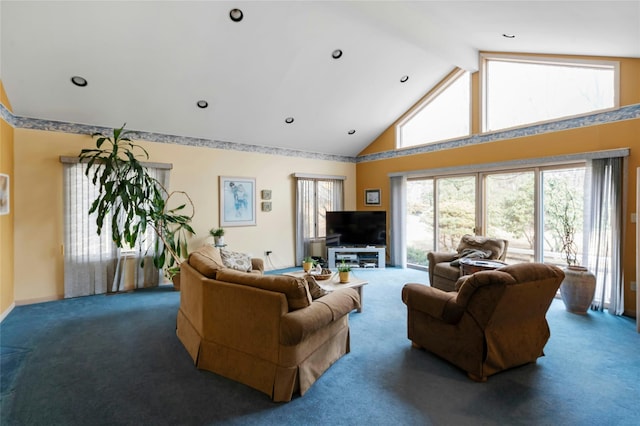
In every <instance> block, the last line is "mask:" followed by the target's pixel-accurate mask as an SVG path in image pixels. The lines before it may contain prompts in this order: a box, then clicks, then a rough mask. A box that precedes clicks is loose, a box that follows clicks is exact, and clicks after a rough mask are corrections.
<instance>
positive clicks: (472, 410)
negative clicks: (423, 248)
mask: <svg viewBox="0 0 640 426" xmlns="http://www.w3.org/2000/svg"><path fill="white" fill-rule="evenodd" d="M355 274H356V275H357V276H359V277H361V278H363V279H367V280H368V281H369V282H370V284H369V285H368V286H366V287H365V289H364V310H363V312H362V313H360V314H358V313H355V312H354V313H352V314H350V324H351V339H352V340H351V348H352V349H351V353H350V354H347V355H346V356H345V357H343V358H342V359H340V360H339V361H338V362H337V363H336V364H334V365H333V366H332V367H331V368H330V369H329V370H328V371H327V372H326V373H325V374H324V375H323V376H322V377H321V378H320V379H319V380H318V382H316V383H315V384H314V385H313V387H312V388H311V389H310V390H309V391H308V392H307V394H305V396H304V397H300V396H297V397H294V399H293V400H292V401H291V402H290V403H279V404H276V403H272V402H271V401H270V400H269V398H268V397H267V396H266V395H264V394H262V393H260V392H258V391H255V390H253V389H251V388H249V387H247V386H244V385H242V384H239V383H235V382H232V381H230V380H227V379H225V378H222V377H219V376H217V375H215V374H212V373H209V372H205V371H199V370H197V369H196V368H195V367H194V366H193V363H192V362H191V359H190V358H189V356H188V355H187V353H186V351H185V350H184V348H183V347H182V346H181V344H180V342H179V341H178V339H177V338H176V336H175V320H176V311H177V309H178V304H179V293H177V292H175V291H173V290H172V288H171V287H161V288H158V289H154V290H144V291H137V292H133V293H127V294H120V295H115V296H91V297H83V298H77V299H70V300H63V301H57V302H50V303H42V304H36V305H30V306H22V307H17V308H15V309H14V311H13V312H11V314H10V315H9V316H8V317H7V318H6V319H5V320H4V321H3V322H2V323H1V324H0V339H1V340H0V348H1V350H0V368H1V370H0V376H1V380H0V385H1V386H0V390H1V397H2V401H1V405H0V409H1V411H0V419H1V424H2V425H212V424H229V425H231V424H243V425H244V424H250V425H251V424H260V425H263V424H266V425H272V424H273V425H275V424H278V425H282V424H295V425H303V424H304V425H312V424H313V425H316V424H318V425H327V424H331V425H361V424H369V425H587V424H607V425H636V424H638V419H639V418H640V399H639V398H638V395H639V388H640V352H639V349H640V335H639V334H638V333H636V331H635V321H634V320H632V319H630V318H625V317H614V316H611V315H609V314H606V313H596V312H590V313H589V315H587V316H578V315H573V314H570V313H568V312H566V311H565V310H564V306H563V305H562V302H561V301H559V300H556V301H554V303H553V305H552V307H551V309H550V311H549V313H548V315H547V317H548V320H549V324H550V327H551V339H550V341H549V343H548V344H547V346H546V348H545V353H546V356H545V357H543V358H540V359H539V361H538V362H537V363H536V364H530V365H526V366H523V367H519V368H516V369H513V370H510V371H508V372H503V373H500V374H498V375H495V376H492V377H490V378H489V380H488V382H486V383H475V382H472V381H470V380H469V379H467V377H466V375H465V374H464V373H463V372H462V371H460V370H458V369H457V368H456V367H453V366H451V365H449V364H448V363H446V362H445V361H443V360H441V359H439V358H437V357H435V356H433V355H431V354H429V353H427V352H424V351H421V350H416V349H412V348H411V345H410V342H409V341H408V340H407V338H406V308H405V306H404V305H403V304H402V301H401V300H400V291H401V288H402V285H403V284H404V283H406V282H426V280H427V274H426V273H425V272H421V271H416V270H410V269H397V268H387V269H384V270H358V271H356V272H355Z"/></svg>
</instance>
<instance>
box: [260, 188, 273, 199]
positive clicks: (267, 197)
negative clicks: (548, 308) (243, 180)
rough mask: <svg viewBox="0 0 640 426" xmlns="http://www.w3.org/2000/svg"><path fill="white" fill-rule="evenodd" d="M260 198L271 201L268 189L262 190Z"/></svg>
mask: <svg viewBox="0 0 640 426" xmlns="http://www.w3.org/2000/svg"><path fill="white" fill-rule="evenodd" d="M261 196H262V199H263V200H270V199H271V190H270V189H263V190H262V191H261Z"/></svg>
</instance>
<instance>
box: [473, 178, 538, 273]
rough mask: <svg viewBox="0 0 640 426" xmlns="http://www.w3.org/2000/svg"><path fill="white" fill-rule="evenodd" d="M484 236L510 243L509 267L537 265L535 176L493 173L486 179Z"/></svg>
mask: <svg viewBox="0 0 640 426" xmlns="http://www.w3.org/2000/svg"><path fill="white" fill-rule="evenodd" d="M484 194H485V199H484V204H483V206H484V211H485V219H484V222H485V227H484V228H483V229H484V230H485V231H484V234H485V235H488V236H491V237H494V238H502V239H505V240H508V241H509V247H508V250H507V259H506V261H507V263H517V262H533V260H534V255H535V240H536V231H535V229H536V225H535V172H534V171H532V170H527V171H521V172H509V173H492V174H488V175H486V176H485V179H484Z"/></svg>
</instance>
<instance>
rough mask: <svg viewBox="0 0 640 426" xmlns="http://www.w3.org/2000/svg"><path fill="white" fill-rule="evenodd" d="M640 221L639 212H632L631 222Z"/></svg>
mask: <svg viewBox="0 0 640 426" xmlns="http://www.w3.org/2000/svg"><path fill="white" fill-rule="evenodd" d="M637 221H638V214H637V213H631V223H636V222H637Z"/></svg>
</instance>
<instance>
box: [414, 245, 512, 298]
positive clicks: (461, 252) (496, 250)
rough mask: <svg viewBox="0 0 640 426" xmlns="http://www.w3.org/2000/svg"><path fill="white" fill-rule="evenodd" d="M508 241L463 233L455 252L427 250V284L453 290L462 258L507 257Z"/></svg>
mask: <svg viewBox="0 0 640 426" xmlns="http://www.w3.org/2000/svg"><path fill="white" fill-rule="evenodd" d="M508 246H509V241H507V240H502V239H498V238H487V237H479V236H474V235H469V234H467V235H463V236H462V238H461V239H460V244H458V248H457V250H456V251H455V252H429V253H427V259H428V260H429V284H431V287H435V288H439V289H440V290H444V291H453V290H454V289H455V285H456V281H458V278H460V275H461V273H460V265H459V263H458V261H459V260H460V259H462V258H474V259H486V260H500V261H504V260H505V258H506V257H507V248H508Z"/></svg>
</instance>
